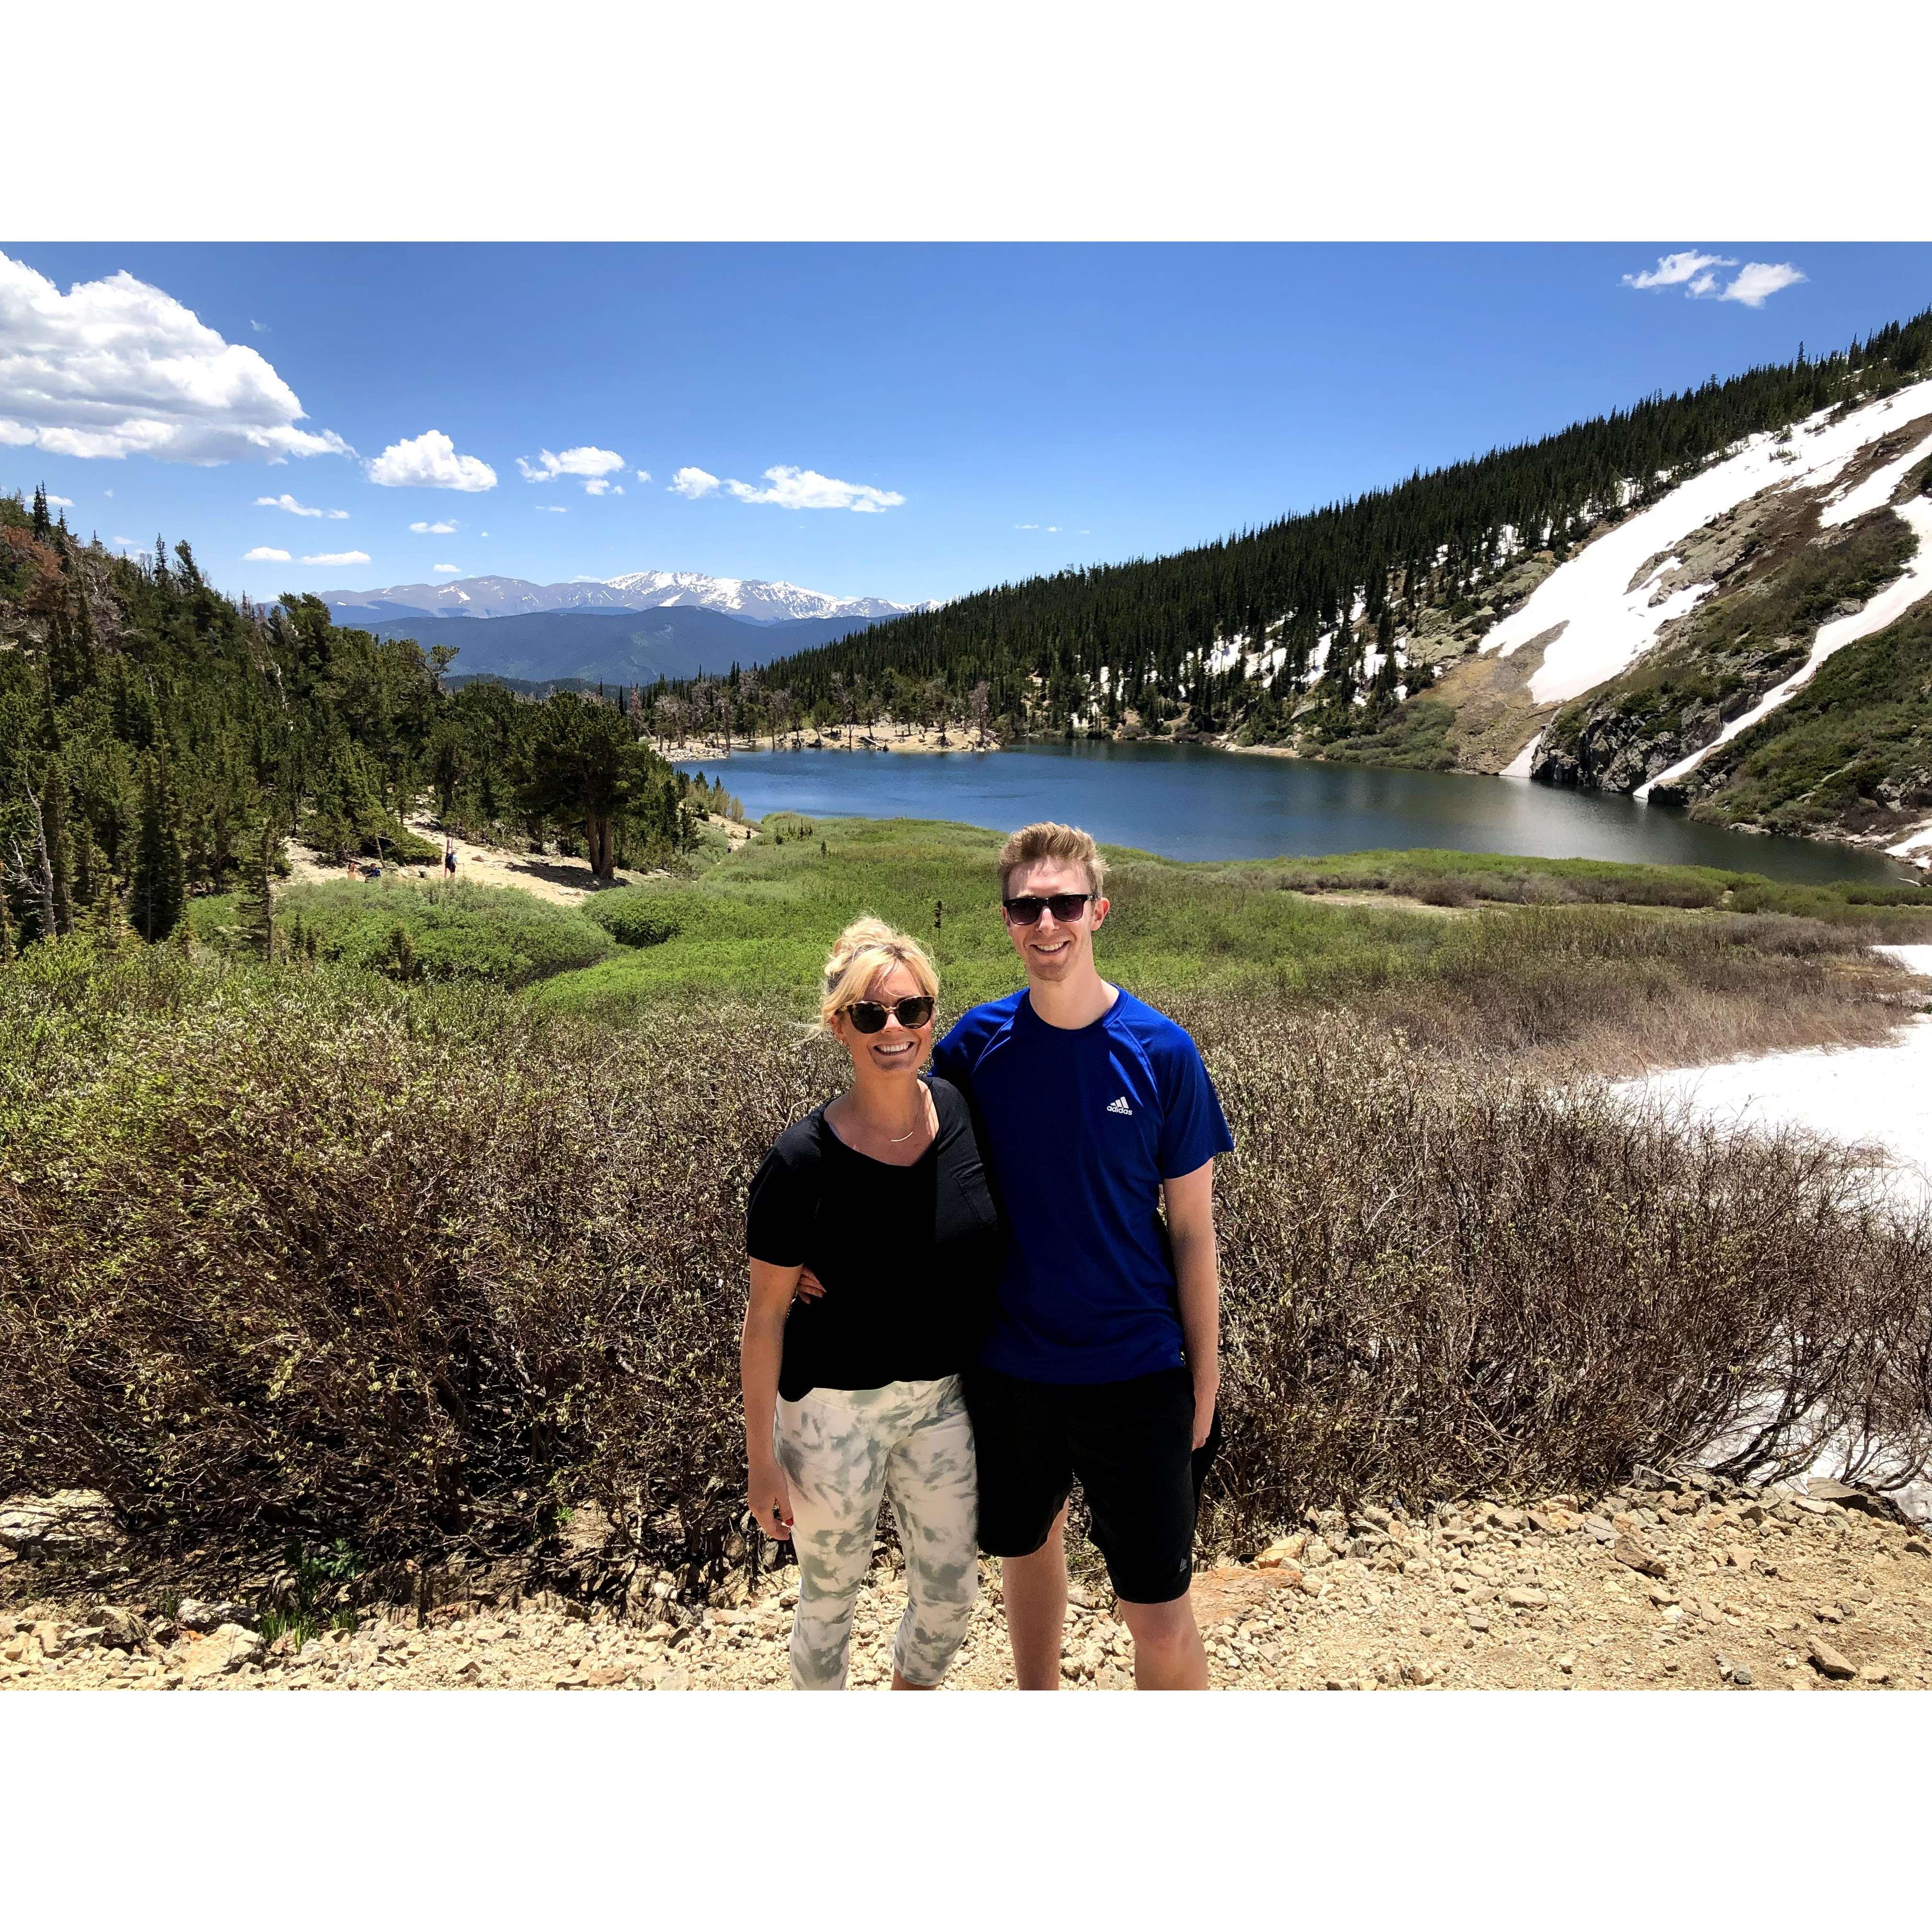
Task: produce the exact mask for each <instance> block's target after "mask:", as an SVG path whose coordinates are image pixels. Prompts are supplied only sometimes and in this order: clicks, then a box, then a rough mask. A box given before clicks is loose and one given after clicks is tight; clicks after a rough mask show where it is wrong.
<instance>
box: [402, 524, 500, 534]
mask: <svg viewBox="0 0 1932 1932" xmlns="http://www.w3.org/2000/svg"><path fill="white" fill-rule="evenodd" d="M410 529H413V530H414V531H415V532H416V535H418V536H419V537H453V536H454V535H455V534H456V526H455V524H454V523H450V522H449V521H448V520H445V521H443V522H442V523H412V524H410ZM483 534H484V535H485V536H487V535H489V534H490V533H489V532H488V531H487V530H485V531H484V532H483Z"/></svg>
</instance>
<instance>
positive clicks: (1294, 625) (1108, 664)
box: [646, 311, 1932, 765]
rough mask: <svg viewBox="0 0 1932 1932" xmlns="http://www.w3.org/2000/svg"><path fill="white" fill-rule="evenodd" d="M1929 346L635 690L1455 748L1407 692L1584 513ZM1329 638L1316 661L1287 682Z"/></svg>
mask: <svg viewBox="0 0 1932 1932" xmlns="http://www.w3.org/2000/svg"><path fill="white" fill-rule="evenodd" d="M1928 366H1932V311H1927V312H1925V313H1924V314H1921V315H1919V316H1918V317H1915V318H1914V319H1913V320H1911V321H1909V322H1908V323H1894V324H1893V325H1891V326H1888V327H1887V328H1885V329H1881V330H1879V331H1878V332H1876V333H1875V334H1874V335H1872V336H1871V337H1870V338H1869V339H1868V340H1867V341H1863V342H1856V343H1853V344H1851V345H1850V346H1849V347H1847V348H1846V349H1844V350H1841V351H1839V352H1838V353H1835V354H1833V355H1832V356H1827V357H1825V358H1823V359H1814V360H1807V359H1799V360H1796V361H1793V362H1788V363H1782V364H1778V365H1769V366H1766V367H1764V368H1757V369H1753V370H1751V371H1748V372H1746V373H1745V374H1742V375H1739V376H1736V377H1732V378H1731V379H1730V380H1728V381H1726V382H1718V381H1717V380H1715V379H1713V380H1712V381H1710V382H1708V383H1705V384H1703V385H1702V386H1700V387H1699V388H1697V389H1692V390H1688V391H1685V392H1682V393H1679V394H1678V395H1670V396H1658V397H1652V398H1647V399H1646V400H1644V401H1640V402H1639V403H1637V404H1634V406H1633V407H1631V408H1630V409H1628V410H1620V411H1617V412H1615V413H1613V414H1611V415H1610V416H1604V417H1600V418H1598V419H1595V420H1593V421H1592V422H1586V423H1581V424H1578V425H1576V426H1574V428H1569V429H1567V430H1565V431H1562V432H1561V433H1560V434H1556V435H1553V436H1550V437H1545V438H1544V439H1542V440H1541V441H1538V442H1536V443H1529V444H1524V445H1522V446H1517V447H1515V448H1512V449H1499V450H1496V451H1493V452H1491V453H1490V454H1489V455H1487V456H1482V457H1478V458H1472V459H1471V460H1469V461H1466V462H1463V463H1455V464H1452V465H1451V466H1448V467H1447V468H1445V469H1439V470H1435V471H1433V472H1430V473H1428V474H1427V475H1423V474H1420V473H1418V474H1417V475H1413V476H1412V477H1410V478H1409V479H1408V480H1407V481H1404V482H1402V483H1400V484H1395V485H1394V486H1393V487H1391V488H1388V489H1386V490H1377V491H1373V492H1371V493H1369V494H1367V495H1366V496H1361V497H1358V498H1355V499H1353V500H1352V501H1349V502H1341V503H1336V504H1331V505H1328V506H1327V507H1325V508H1321V509H1318V510H1315V511H1310V512H1308V513H1307V514H1301V515H1295V516H1289V517H1282V518H1280V519H1279V520H1276V521H1274V522H1272V523H1267V524H1265V525H1263V526H1261V527H1259V528H1257V529H1252V530H1247V531H1244V532H1241V533H1240V534H1239V535H1234V536H1230V537H1227V538H1223V539H1221V540H1220V541H1216V542H1213V543H1209V544H1202V545H1201V546H1200V547H1198V548H1195V549H1192V550H1184V551H1182V552H1180V553H1177V554H1175V555H1174V556H1166V557H1157V558H1152V559H1144V560H1139V561H1135V562H1127V563H1121V564H1114V565H1100V566H1097V567H1095V568H1090V569H1084V570H1069V571H1062V572H1061V573H1060V574H1058V575H1056V576H1052V577H1036V578H1034V579H1031V580H1028V581H1027V582H1025V583H1008V584H1001V585H999V586H996V587H994V588H992V589H987V590H984V591H981V592H977V594H975V595H971V596H968V597H964V598H960V599H959V600H958V601H956V602H953V603H951V604H947V605H945V606H944V607H943V608H941V609H939V610H929V611H919V612H915V613H912V614H910V615H908V616H904V617H900V618H895V619H892V621H891V622H886V623H883V624H879V625H874V627H872V628H871V629H869V630H868V631H864V632H862V633H860V634H858V635H856V636H854V637H849V638H847V639H846V640H844V641H842V642H841V643H835V644H832V645H828V646H825V647H824V648H823V649H817V650H814V651H809V652H802V653H799V654H798V655H793V656H792V657H790V658H784V659H781V660H778V661H775V662H773V663H772V664H769V665H767V666H766V667H765V668H764V669H763V671H762V672H760V673H758V674H757V676H749V675H747V676H742V677H741V676H737V675H736V674H735V673H734V675H733V676H732V677H731V678H730V679H728V680H726V681H725V682H724V685H718V684H716V683H715V682H711V683H707V684H706V685H701V686H698V687H693V686H690V685H684V686H678V687H675V688H673V687H667V688H665V690H664V691H663V692H662V693H661V694H659V696H658V698H657V699H656V700H651V699H649V698H647V700H646V702H647V703H652V702H655V703H662V702H664V700H669V701H670V703H672V704H673V706H675V707H676V709H675V713H674V717H673V721H672V724H671V725H670V730H671V732H672V734H673V735H677V736H681V735H682V733H683V732H684V730H685V729H686V728H688V727H689V726H690V725H691V724H693V723H694V722H695V723H696V724H698V725H700V727H709V728H716V727H718V726H719V725H721V724H725V723H726V722H727V719H726V718H725V715H724V713H725V709H726V707H727V706H728V707H729V708H730V714H731V717H730V721H732V722H735V724H736V728H737V729H738V730H741V731H742V730H750V731H754V732H755V731H761V730H762V731H769V730H770V729H772V726H773V724H778V725H779V727H781V728H785V727H787V725H788V724H805V725H808V726H812V727H817V728H820V729H823V728H827V727H834V726H837V725H839V724H854V723H857V724H863V723H865V722H867V721H869V720H871V719H873V718H877V717H879V716H881V715H889V716H892V717H895V718H901V719H910V720H912V721H916V722H927V721H946V722H948V723H950V722H952V721H964V722H965V723H966V724H968V725H971V726H977V725H979V724H985V725H986V726H987V727H989V728H990V729H992V730H995V731H997V732H998V733H1001V735H1003V736H1007V735H1013V734H1042V733H1044V734H1048V735H1058V734H1067V733H1082V732H1089V733H1109V734H1112V733H1123V734H1124V735H1127V736H1155V737H1176V736H1235V737H1237V738H1239V739H1242V740H1244V741H1247V742H1271V743H1290V744H1293V745H1295V746H1296V748H1299V749H1301V750H1303V751H1307V752H1310V753H1315V754H1321V755H1325V756H1330V757H1359V758H1361V759H1364V760H1366V761H1367V762H1372V763H1386V762H1396V763H1411V764H1424V765H1427V764H1442V763H1447V764H1454V763H1458V762H1459V761H1460V762H1464V763H1468V762H1470V760H1469V759H1468V758H1467V757H1463V755H1462V754H1460V753H1459V751H1457V748H1455V747H1454V745H1451V744H1450V743H1449V742H1448V736H1447V730H1446V724H1445V720H1443V719H1442V718H1440V717H1439V716H1436V715H1433V713H1432V710H1431V708H1430V707H1431V706H1432V704H1433V703H1437V702H1438V701H1437V700H1430V699H1428V698H1427V697H1422V696H1421V695H1420V694H1421V693H1422V692H1424V691H1426V690H1427V688H1428V687H1429V685H1430V682H1431V671H1432V667H1442V666H1443V665H1446V664H1452V663H1454V662H1456V661H1459V660H1460V659H1461V658H1463V657H1464V656H1465V655H1466V654H1468V653H1469V652H1473V651H1474V650H1475V649H1476V647H1477V646H1478V643H1479V641H1480V640H1481V637H1482V635H1483V634H1484V632H1485V631H1487V629H1488V628H1489V627H1490V625H1492V624H1493V623H1494V622H1496V620H1497V619H1498V618H1499V617H1501V616H1505V615H1507V614H1508V611H1509V610H1510V609H1511V608H1512V607H1514V605H1515V604H1517V603H1519V602H1520V601H1521V600H1522V598H1523V597H1525V596H1526V595H1528V594H1529V591H1530V590H1531V589H1533V588H1534V587H1535V583H1537V582H1538V581H1540V580H1541V577H1542V576H1544V575H1547V574H1548V571H1550V570H1551V569H1553V568H1555V567H1556V564H1557V563H1558V562H1561V561H1562V559H1564V558H1565V556H1568V554H1569V553H1570V552H1571V550H1572V549H1574V547H1575V546H1577V544H1580V543H1581V542H1583V541H1585V540H1586V538H1588V537H1589V535H1590V534H1591V533H1592V532H1593V531H1594V530H1595V529H1601V527H1603V526H1604V525H1605V524H1606V523H1610V522H1613V521H1616V520H1620V519H1621V518H1622V517H1624V516H1625V515H1628V514H1630V512H1631V511H1632V510H1633V509H1634V508H1642V507H1643V506H1644V505H1646V504H1647V503H1649V502H1652V501H1654V500H1655V499H1656V498H1657V497H1658V496H1661V495H1663V494H1664V493H1667V492H1668V491H1669V490H1671V489H1673V487H1676V485H1677V484H1679V483H1681V482H1682V481H1684V480H1685V478H1686V477H1688V476H1689V475H1692V474H1694V473H1695V472H1697V470H1699V469H1701V468H1702V467H1703V466H1705V465H1706V464H1707V463H1709V461H1710V460H1712V458H1714V457H1715V456H1716V455H1718V453H1719V452H1721V451H1723V450H1724V449H1727V447H1729V446H1730V445H1732V444H1733V443H1736V441H1738V440H1739V439H1740V438H1742V437H1746V436H1749V435H1751V434H1755V433H1757V432H1759V431H1766V430H1771V429H1775V428H1781V427H1783V426H1784V425H1788V424H1790V423H1792V422H1796V421H1798V420H1799V419H1802V418H1804V417H1805V416H1810V415H1811V414H1813V413H1815V412H1817V411H1819V410H1826V409H1829V408H1832V407H1835V406H1838V405H1841V404H1846V403H1847V402H1849V401H1853V400H1860V399H1864V398H1870V397H1874V396H1877V395H1882V394H1885V393H1886V392H1888V391H1889V390H1891V389H1895V388H1897V387H1898V386H1900V385H1902V384H1903V383H1905V382H1906V381H1907V380H1909V379H1911V378H1912V377H1915V376H1918V375H1921V374H1924V371H1926V369H1927V368H1928ZM1631 479H1637V481H1635V483H1634V485H1633V484H1632V481H1631ZM1633 490H1634V493H1632V491H1633ZM1509 532H1515V533H1517V537H1518V538H1519V539H1520V541H1519V543H1518V544H1517V547H1514V548H1512V547H1511V544H1510V543H1509V541H1508V533H1509ZM1398 634H1406V635H1407V636H1408V637H1409V638H1410V640H1411V644H1410V655H1411V659H1412V665H1413V666H1414V667H1415V675H1413V676H1409V678H1408V679H1407V684H1408V688H1409V702H1408V703H1406V704H1405V703H1400V702H1398V700H1397V695H1396V687H1397V682H1398V678H1397V669H1396V667H1395V666H1394V663H1393V661H1392V660H1388V661H1385V662H1384V664H1382V667H1381V670H1380V673H1379V676H1376V677H1373V678H1372V677H1370V676H1367V673H1366V672H1365V669H1364V664H1365V658H1366V656H1367V652H1369V651H1370V648H1371V647H1372V646H1377V645H1380V646H1382V647H1384V649H1385V654H1386V647H1387V646H1388V645H1389V644H1390V643H1392V642H1393V641H1394V639H1395V637H1397V635H1398ZM1235 638H1241V639H1244V640H1247V643H1248V646H1249V647H1250V649H1258V648H1259V646H1261V644H1262V643H1264V642H1266V643H1268V644H1270V645H1271V646H1274V645H1279V646H1282V647H1283V649H1285V651H1286V657H1285V659H1284V661H1283V664H1282V665H1281V666H1280V669H1279V670H1277V672H1276V673H1274V675H1272V676H1271V677H1270V678H1268V679H1266V680H1265V681H1263V680H1261V679H1251V678H1249V677H1247V676H1245V675H1244V671H1243V669H1242V667H1241V665H1240V664H1239V663H1238V662H1237V663H1235V664H1232V665H1229V666H1228V667H1225V668H1222V669H1219V670H1215V669H1211V668H1210V667H1208V664H1207V662H1206V654H1208V653H1210V652H1212V651H1213V649H1214V646H1216V645H1217V644H1226V643H1228V642H1229V640H1233V639H1235ZM1322 640H1331V641H1330V642H1329V643H1328V649H1327V652H1326V656H1325V658H1324V659H1322V675H1321V676H1320V677H1319V679H1318V680H1317V681H1316V682H1314V683H1313V685H1312V686H1310V687H1307V688H1304V679H1305V678H1306V676H1307V674H1308V673H1309V671H1310V668H1311V664H1312V663H1313V661H1315V659H1316V652H1317V650H1318V646H1319V645H1320V644H1321V643H1322ZM1231 655H1232V654H1231ZM1103 671H1104V672H1106V673H1107V674H1106V676H1105V677H1104V678H1103ZM1358 699H1366V700H1367V702H1366V704H1364V703H1358ZM694 706H695V715H694V711H693V707H694ZM653 715H655V713H654V714H653Z"/></svg>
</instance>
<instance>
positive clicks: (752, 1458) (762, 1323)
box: [738, 1261, 799, 1538]
mask: <svg viewBox="0 0 1932 1932" xmlns="http://www.w3.org/2000/svg"><path fill="white" fill-rule="evenodd" d="M798 1277H799V1270H798V1268H796V1267H793V1268H778V1267H777V1266H775V1265H774V1264H772V1262H757V1261H754V1262H752V1264H751V1298H750V1299H749V1300H748V1301H747V1302H746V1303H745V1327H744V1331H743V1333H742V1336H741V1337H740V1339H739V1347H738V1381H739V1387H740V1388H742V1390H743V1391H744V1392H745V1466H746V1468H747V1469H748V1472H749V1475H748V1478H747V1479H746V1488H745V1500H746V1502H748V1503H749V1504H750V1505H751V1514H752V1515H754V1517H757V1520H758V1527H759V1528H760V1529H762V1530H763V1532H764V1533H765V1534H766V1535H767V1536H774V1537H778V1538H788V1537H789V1536H790V1535H791V1492H790V1490H788V1489H787V1487H785V1479H784V1472H783V1471H782V1470H781V1469H779V1467H778V1462H777V1460H776V1458H775V1457H774V1456H773V1455H772V1421H773V1419H774V1418H775V1416H776V1415H777V1413H778V1363H779V1361H780V1359H781V1357H782V1356H783V1355H784V1325H785V1315H786V1313H787V1310H789V1309H790V1307H791V1298H792V1291H793V1289H795V1288H796V1286H798Z"/></svg>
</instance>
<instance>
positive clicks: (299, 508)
mask: <svg viewBox="0 0 1932 1932" xmlns="http://www.w3.org/2000/svg"><path fill="white" fill-rule="evenodd" d="M255 507H256V508H257V509H262V510H286V511H288V513H289V514H290V516H292V517H338V518H339V517H346V516H347V515H348V514H349V512H348V511H347V510H312V509H311V508H309V506H308V505H307V504H306V503H298V502H296V499H294V498H293V496H290V494H289V493H288V492H287V490H284V491H283V492H282V493H281V495H280V496H257V498H256V499H255Z"/></svg>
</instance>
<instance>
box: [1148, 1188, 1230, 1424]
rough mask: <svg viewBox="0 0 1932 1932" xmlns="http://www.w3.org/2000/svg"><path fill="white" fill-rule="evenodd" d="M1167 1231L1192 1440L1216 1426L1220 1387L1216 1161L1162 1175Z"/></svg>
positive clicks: (1219, 1282) (1219, 1284) (1219, 1297)
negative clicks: (1189, 1379) (1189, 1386)
mask: <svg viewBox="0 0 1932 1932" xmlns="http://www.w3.org/2000/svg"><path fill="white" fill-rule="evenodd" d="M1161 1193H1162V1197H1163V1202H1164V1203H1165V1205H1166V1209H1167V1232H1168V1236H1169V1239H1170V1240H1171V1241H1172V1242H1173V1244H1174V1279H1175V1286H1176V1288H1177V1289H1178V1291H1179V1295H1178V1299H1179V1301H1180V1304H1181V1338H1182V1340H1183V1342H1184V1343H1185V1345H1186V1347H1187V1367H1188V1370H1189V1372H1190V1373H1191V1374H1192V1375H1193V1378H1194V1446H1195V1448H1197V1449H1198V1448H1200V1447H1201V1445H1202V1443H1204V1442H1206V1441H1207V1439H1208V1431H1209V1430H1211V1429H1212V1428H1213V1427H1214V1404H1215V1402H1216V1401H1217V1399H1218V1398H1219V1397H1220V1392H1221V1277H1220V1262H1219V1259H1218V1257H1217V1255H1216V1253H1215V1247H1214V1163H1213V1162H1212V1161H1208V1162H1207V1163H1205V1165H1204V1166H1200V1167H1197V1168H1196V1169H1195V1170H1194V1172H1193V1173H1192V1174H1184V1175H1180V1176H1179V1177H1178V1178H1176V1179H1175V1180H1172V1181H1163V1183H1162V1184H1161Z"/></svg>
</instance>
